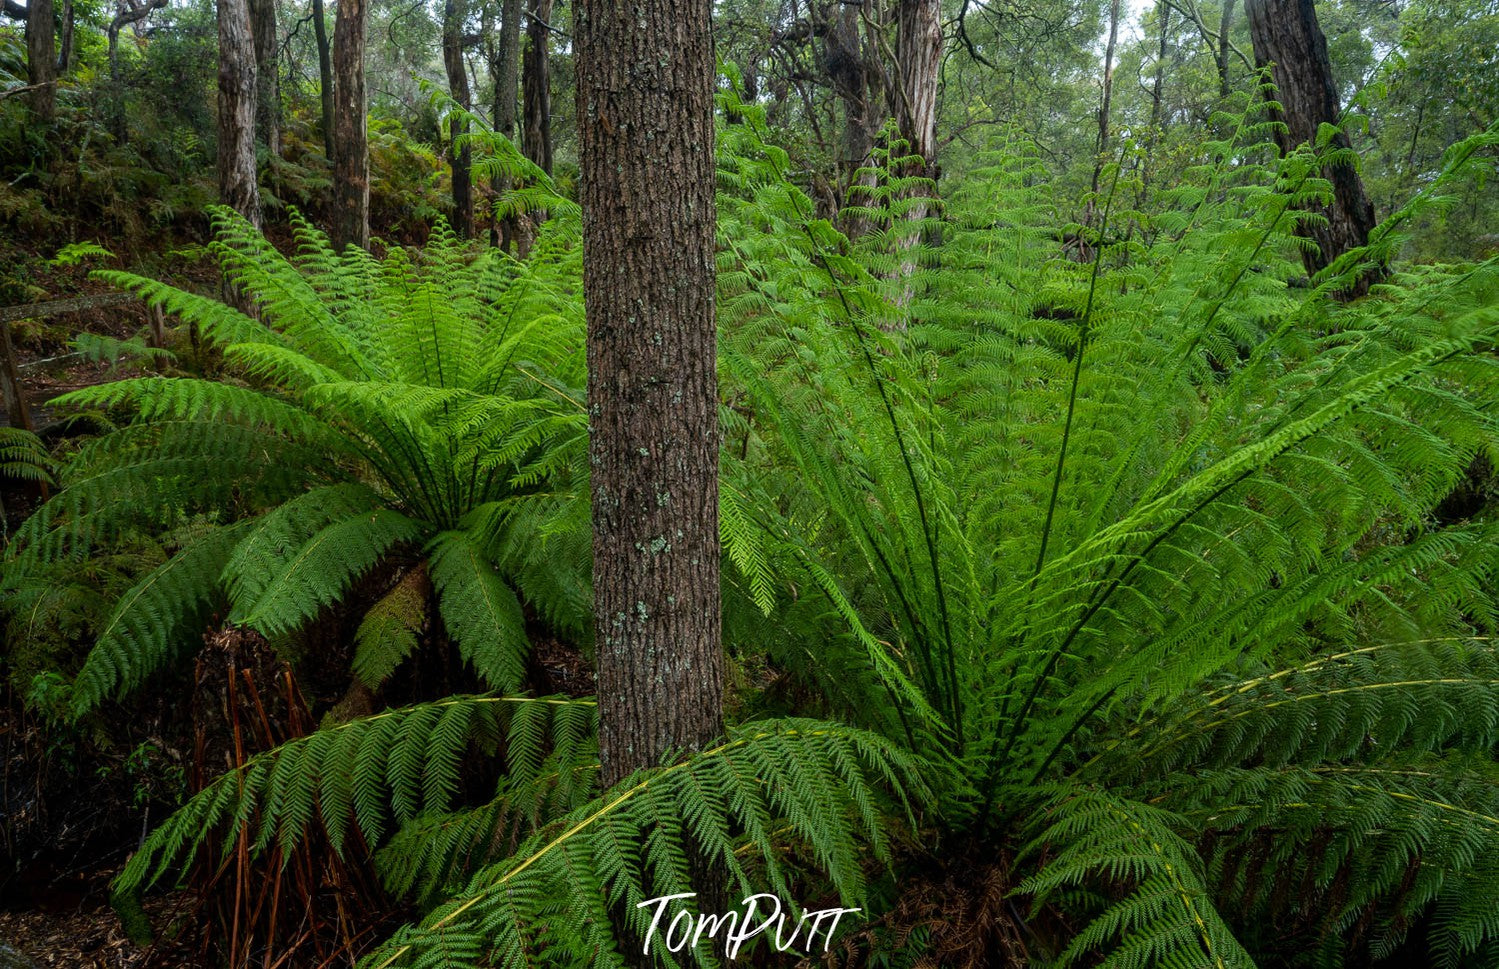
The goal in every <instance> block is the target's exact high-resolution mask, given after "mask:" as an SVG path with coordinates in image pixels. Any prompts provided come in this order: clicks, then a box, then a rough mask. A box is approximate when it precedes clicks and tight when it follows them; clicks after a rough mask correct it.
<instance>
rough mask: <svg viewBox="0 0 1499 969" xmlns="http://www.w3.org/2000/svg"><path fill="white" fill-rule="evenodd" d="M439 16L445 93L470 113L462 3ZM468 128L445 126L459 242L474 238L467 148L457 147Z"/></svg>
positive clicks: (449, 2) (453, 0) (449, 4)
mask: <svg viewBox="0 0 1499 969" xmlns="http://www.w3.org/2000/svg"><path fill="white" fill-rule="evenodd" d="M442 9H443V13H442V64H443V67H444V68H445V69H446V71H447V75H448V93H449V94H451V95H452V97H453V100H454V101H457V102H458V104H459V106H461V107H462V108H463V109H464V110H465V111H469V110H472V109H473V99H472V97H471V96H470V94H469V87H468V71H466V70H465V69H464V64H463V22H464V20H465V19H467V17H468V5H467V4H466V3H464V0H446V2H445V3H444V4H443V8H442ZM467 133H468V125H466V124H464V123H463V122H460V121H459V120H458V119H457V118H453V119H451V120H450V121H449V122H448V164H449V165H450V166H451V168H452V172H453V231H454V232H456V233H458V237H459V238H460V239H469V238H472V237H473V234H474V200H473V189H472V187H471V186H470V184H469V157H470V156H469V146H468V145H467V144H465V145H464V146H463V147H462V148H459V147H458V139H459V138H460V137H461V136H463V135H465V134H467Z"/></svg>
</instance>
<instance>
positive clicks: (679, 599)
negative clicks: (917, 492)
mask: <svg viewBox="0 0 1499 969" xmlns="http://www.w3.org/2000/svg"><path fill="white" fill-rule="evenodd" d="M576 10H577V23H576V29H575V40H576V44H577V56H578V131H579V135H580V151H579V158H580V163H581V199H582V203H583V251H584V253H585V259H584V269H583V291H584V296H585V301H586V308H587V318H588V373H589V378H588V408H589V426H590V459H591V463H592V487H593V529H594V574H593V582H594V606H595V628H596V633H597V650H598V666H599V718H600V744H599V746H600V756H601V758H602V765H603V774H602V777H603V782H604V783H605V784H606V785H607V784H612V783H614V782H616V781H618V780H620V779H621V778H623V777H625V776H626V775H628V774H629V773H630V772H631V771H632V770H634V769H636V768H639V767H644V766H648V765H652V764H655V763H658V762H659V761H660V759H661V758H662V756H663V755H665V754H666V753H667V752H668V751H670V750H674V749H682V748H687V749H694V748H700V747H702V746H703V745H705V744H707V743H709V742H710V741H712V740H713V739H714V738H715V737H717V736H718V735H719V733H720V732H721V729H722V699H723V682H722V681H723V651H722V646H721V635H722V634H721V629H720V600H719V538H718V447H719V433H718V418H717V414H718V411H717V407H718V392H717V375H716V369H715V368H716V332H715V321H714V245H715V242H714V239H715V235H714V230H715V206H714V196H713V192H714V167H713V166H714V162H713V141H714V136H713V70H714V66H713V40H712V34H711V33H710V13H711V3H710V0H638V2H636V3H634V4H630V5H620V4H616V3H614V2H613V0H579V3H578V5H577V8H576Z"/></svg>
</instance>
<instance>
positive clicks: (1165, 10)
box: [1146, 0, 1171, 147]
mask: <svg viewBox="0 0 1499 969" xmlns="http://www.w3.org/2000/svg"><path fill="white" fill-rule="evenodd" d="M1155 9H1156V20H1157V21H1158V22H1159V25H1160V28H1161V44H1160V48H1159V49H1158V50H1157V51H1156V55H1155V78H1154V79H1153V80H1152V81H1151V84H1150V131H1149V133H1148V134H1147V135H1146V137H1147V138H1149V139H1150V142H1149V143H1150V146H1151V147H1154V146H1155V143H1156V141H1157V140H1159V139H1158V136H1159V134H1160V130H1161V92H1162V91H1163V90H1164V89H1165V86H1166V53H1167V52H1168V51H1169V50H1170V42H1171V4H1170V2H1169V0H1160V3H1158V4H1156V8H1155Z"/></svg>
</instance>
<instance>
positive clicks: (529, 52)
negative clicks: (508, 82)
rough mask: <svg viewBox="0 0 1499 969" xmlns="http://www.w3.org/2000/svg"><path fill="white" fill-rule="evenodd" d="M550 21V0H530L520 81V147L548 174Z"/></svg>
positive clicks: (550, 99)
mask: <svg viewBox="0 0 1499 969" xmlns="http://www.w3.org/2000/svg"><path fill="white" fill-rule="evenodd" d="M551 21H552V0H531V7H530V17H529V20H528V22H527V24H526V58H525V65H524V72H525V73H524V79H523V80H522V82H521V83H522V86H523V87H524V89H525V90H524V97H525V101H526V105H525V108H526V110H525V129H524V130H523V131H522V132H521V150H522V151H524V152H525V154H526V157H527V158H529V159H531V160H532V161H533V162H535V163H536V164H537V165H539V166H540V167H541V170H542V171H544V172H546V173H547V174H548V175H550V174H552V77H551V74H552V68H551V53H550V51H551V38H550V36H549V35H550V34H551V31H550V29H549V25H550V24H551Z"/></svg>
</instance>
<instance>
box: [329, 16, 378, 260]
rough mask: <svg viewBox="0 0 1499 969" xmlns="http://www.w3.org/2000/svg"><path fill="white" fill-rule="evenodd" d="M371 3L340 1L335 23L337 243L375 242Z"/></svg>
mask: <svg viewBox="0 0 1499 969" xmlns="http://www.w3.org/2000/svg"><path fill="white" fill-rule="evenodd" d="M368 18H369V6H368V3H367V2H366V0H339V3H338V14H337V17H336V19H335V20H334V24H333V141H334V143H335V144H336V145H337V146H338V147H337V149H336V150H335V151H334V153H333V220H332V223H333V225H332V228H333V242H334V244H335V245H336V246H338V247H339V248H340V249H342V248H343V247H344V246H347V245H356V246H360V247H361V248H365V249H368V248H369V244H370V158H369V141H368V131H367V129H366V127H365V126H366V112H365V93H364V32H365V23H366V21H367V20H368Z"/></svg>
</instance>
